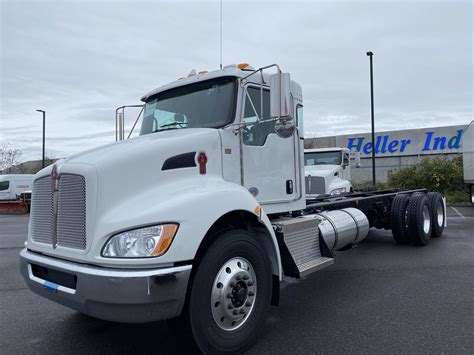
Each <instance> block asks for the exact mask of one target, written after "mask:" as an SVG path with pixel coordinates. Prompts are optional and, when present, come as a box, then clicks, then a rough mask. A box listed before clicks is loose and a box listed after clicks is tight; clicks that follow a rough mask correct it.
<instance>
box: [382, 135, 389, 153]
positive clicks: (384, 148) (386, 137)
mask: <svg viewBox="0 0 474 355" xmlns="http://www.w3.org/2000/svg"><path fill="white" fill-rule="evenodd" d="M387 142H388V136H383V144H382V150H381V152H382V153H385V152H386V151H387Z"/></svg>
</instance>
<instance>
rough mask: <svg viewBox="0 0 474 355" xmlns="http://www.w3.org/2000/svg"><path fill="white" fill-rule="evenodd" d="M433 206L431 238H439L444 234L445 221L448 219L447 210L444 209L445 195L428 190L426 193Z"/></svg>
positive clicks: (431, 206)
mask: <svg viewBox="0 0 474 355" xmlns="http://www.w3.org/2000/svg"><path fill="white" fill-rule="evenodd" d="M426 197H427V198H428V201H429V203H430V208H431V225H432V226H433V228H432V231H431V238H439V237H441V235H443V231H444V222H445V221H446V210H445V209H444V203H443V196H441V194H440V193H438V192H428V194H427V195H426Z"/></svg>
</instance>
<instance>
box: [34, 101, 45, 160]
mask: <svg viewBox="0 0 474 355" xmlns="http://www.w3.org/2000/svg"><path fill="white" fill-rule="evenodd" d="M36 111H38V112H41V113H42V114H43V162H42V165H41V166H42V167H43V168H44V144H45V133H46V112H45V111H43V110H36Z"/></svg>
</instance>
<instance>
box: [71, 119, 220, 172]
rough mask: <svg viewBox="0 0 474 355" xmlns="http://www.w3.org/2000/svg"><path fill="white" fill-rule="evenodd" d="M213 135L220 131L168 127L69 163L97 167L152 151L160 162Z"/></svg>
mask: <svg viewBox="0 0 474 355" xmlns="http://www.w3.org/2000/svg"><path fill="white" fill-rule="evenodd" d="M210 137H214V139H216V138H218V137H219V134H218V132H217V131H216V130H215V129H211V128H186V129H175V130H166V131H161V132H156V133H150V134H147V135H144V136H139V137H135V138H131V139H128V140H124V141H120V142H114V143H110V144H106V145H102V146H99V147H96V148H93V149H89V150H86V151H84V152H81V153H78V154H75V155H72V156H70V157H69V158H67V159H66V160H65V163H84V164H90V165H94V166H96V167H97V166H101V165H103V164H105V165H107V164H108V163H109V162H112V161H116V160H118V161H124V162H125V160H129V159H140V160H142V159H144V158H145V157H147V155H148V154H150V156H149V158H150V159H152V160H153V161H156V159H159V158H165V159H166V157H167V155H170V154H173V153H176V154H179V151H180V152H181V153H187V152H189V149H187V146H189V145H190V143H191V145H194V144H192V143H193V142H205V141H206V140H208V139H210ZM198 146H199V145H195V147H194V148H195V149H197V148H198ZM189 148H191V147H189ZM203 148H204V147H203ZM170 156H172V155H170ZM124 168H125V166H124Z"/></svg>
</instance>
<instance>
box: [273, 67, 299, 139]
mask: <svg viewBox="0 0 474 355" xmlns="http://www.w3.org/2000/svg"><path fill="white" fill-rule="evenodd" d="M290 85H291V81H290V73H282V72H280V71H278V73H275V74H272V75H270V117H272V118H276V121H275V133H276V134H277V135H278V136H279V137H282V138H288V137H291V136H292V135H293V133H294V131H295V129H296V123H295V120H294V118H293V117H292V114H293V107H292V104H291V93H290Z"/></svg>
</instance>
